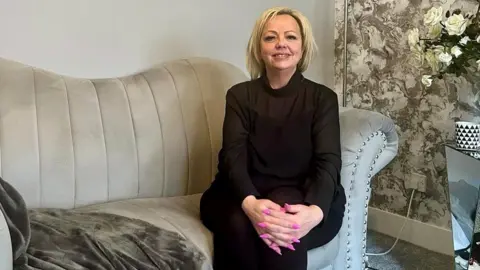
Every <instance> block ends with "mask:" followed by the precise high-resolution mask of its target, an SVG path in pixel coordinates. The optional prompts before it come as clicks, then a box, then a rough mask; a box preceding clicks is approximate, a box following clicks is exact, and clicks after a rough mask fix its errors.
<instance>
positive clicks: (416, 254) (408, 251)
mask: <svg viewBox="0 0 480 270" xmlns="http://www.w3.org/2000/svg"><path fill="white" fill-rule="evenodd" d="M394 242H395V239H394V238H392V237H390V236H386V235H384V234H381V233H378V232H375V231H371V230H370V231H368V235H367V252H368V253H383V252H384V251H386V250H388V249H390V247H391V246H392V245H393V243H394ZM368 265H369V267H370V268H371V269H378V270H454V269H455V262H454V259H453V257H451V256H447V255H444V254H440V253H436V252H433V251H430V250H427V249H424V248H421V247H418V246H415V245H412V244H410V243H407V242H405V241H402V240H400V241H398V243H397V245H396V246H395V248H394V249H393V250H392V251H391V252H390V253H389V254H387V255H384V256H369V259H368Z"/></svg>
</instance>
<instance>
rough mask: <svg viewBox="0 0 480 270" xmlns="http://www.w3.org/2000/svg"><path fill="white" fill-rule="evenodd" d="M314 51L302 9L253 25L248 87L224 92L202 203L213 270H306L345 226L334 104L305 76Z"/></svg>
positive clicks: (271, 13)
mask: <svg viewBox="0 0 480 270" xmlns="http://www.w3.org/2000/svg"><path fill="white" fill-rule="evenodd" d="M315 47H316V45H315V42H314V39H313V36H312V29H311V26H310V24H309V22H308V20H307V19H306V18H305V17H304V16H303V15H302V14H301V13H299V12H298V11H295V10H292V9H289V8H272V9H269V10H267V11H265V12H264V13H263V14H262V16H261V17H260V19H259V20H258V21H257V22H256V25H255V27H254V30H253V33H252V35H251V37H250V41H249V44H248V57H247V58H248V59H247V62H248V69H249V72H250V74H251V76H252V80H251V81H247V82H243V83H240V84H237V85H234V86H233V87H232V88H231V89H229V90H228V92H227V95H226V111H225V120H224V126H223V145H222V149H221V150H220V153H219V165H218V174H217V175H216V177H215V180H214V181H213V183H212V185H211V186H210V188H209V189H208V190H207V191H206V192H205V193H204V195H203V197H202V199H201V203H200V208H201V209H200V212H201V218H202V221H203V223H204V224H205V226H206V227H207V228H208V229H210V230H211V231H212V233H213V239H214V259H213V260H214V262H213V265H214V269H215V270H223V269H225V270H233V269H241V270H256V269H266V270H276V269H288V270H296V269H299V270H300V269H302V270H305V269H307V251H308V250H309V249H312V248H315V247H319V246H322V245H325V244H326V243H328V242H329V241H331V240H332V239H333V238H334V237H335V236H336V234H337V233H338V231H339V229H340V227H341V225H342V219H343V213H344V209H345V193H344V190H343V188H342V186H341V184H340V169H341V165H342V162H341V153H340V127H339V112H338V101H337V96H336V94H335V93H334V92H333V91H332V90H330V89H328V88H327V87H325V86H323V85H320V84H317V83H314V82H312V81H310V80H307V79H306V78H304V77H303V75H302V72H303V71H305V70H306V69H307V67H308V65H309V63H310V61H311V58H312V55H313V51H314V49H315Z"/></svg>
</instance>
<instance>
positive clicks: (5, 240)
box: [0, 210, 13, 270]
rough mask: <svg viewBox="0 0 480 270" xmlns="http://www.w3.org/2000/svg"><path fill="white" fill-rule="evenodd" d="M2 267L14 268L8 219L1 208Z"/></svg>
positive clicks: (0, 243) (4, 268)
mask: <svg viewBox="0 0 480 270" xmlns="http://www.w3.org/2000/svg"><path fill="white" fill-rule="evenodd" d="M0 269H2V270H12V269H13V254H12V241H11V238H10V232H9V231H8V226H7V220H6V219H5V216H4V215H3V212H2V211H1V210H0Z"/></svg>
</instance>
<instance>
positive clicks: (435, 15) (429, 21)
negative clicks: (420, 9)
mask: <svg viewBox="0 0 480 270" xmlns="http://www.w3.org/2000/svg"><path fill="white" fill-rule="evenodd" d="M442 14H443V9H442V7H439V8H435V7H432V8H431V9H430V10H429V11H428V12H427V13H426V14H425V15H424V16H423V23H424V24H425V25H426V26H433V25H436V24H438V23H439V22H440V21H441V20H442Z"/></svg>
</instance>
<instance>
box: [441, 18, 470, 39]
mask: <svg viewBox="0 0 480 270" xmlns="http://www.w3.org/2000/svg"><path fill="white" fill-rule="evenodd" d="M445 28H446V29H447V32H448V34H449V35H452V36H453V35H457V36H459V35H461V34H463V32H465V28H467V20H466V19H465V18H464V17H463V15H462V14H453V15H452V16H450V17H448V19H447V21H446V22H445Z"/></svg>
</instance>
